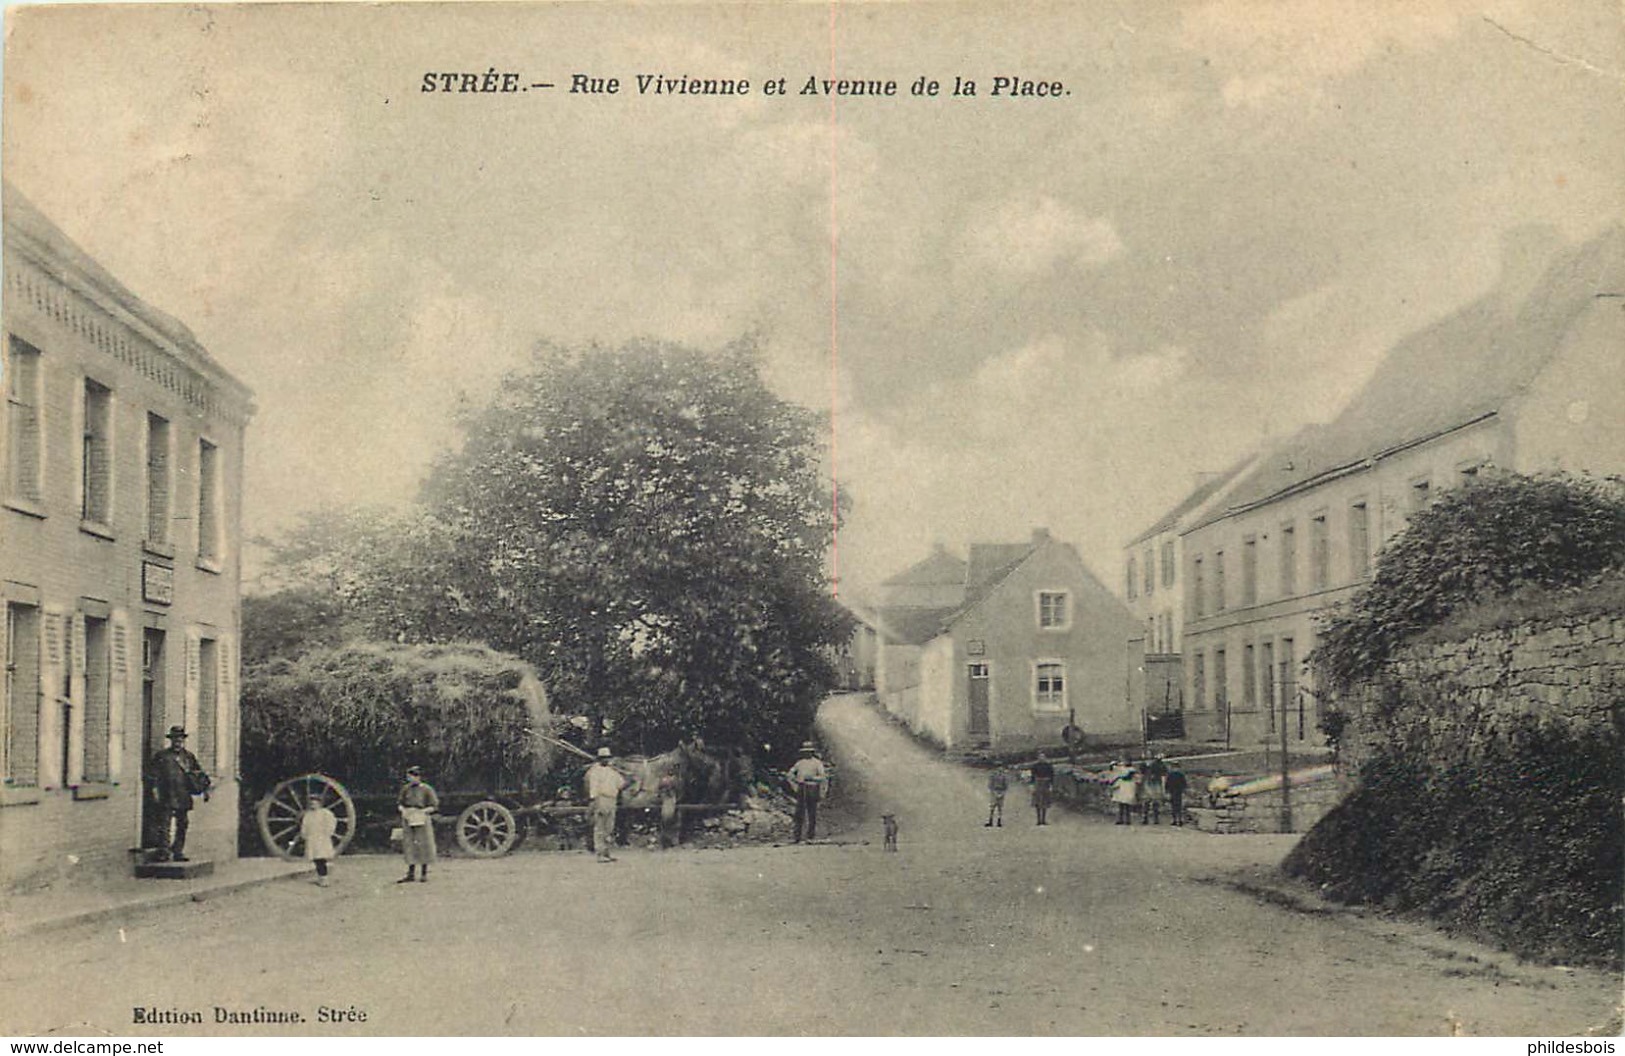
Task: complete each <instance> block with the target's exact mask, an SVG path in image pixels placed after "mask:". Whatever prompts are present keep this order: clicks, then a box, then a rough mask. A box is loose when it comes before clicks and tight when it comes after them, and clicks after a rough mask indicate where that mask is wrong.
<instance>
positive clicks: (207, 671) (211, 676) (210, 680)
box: [196, 638, 220, 770]
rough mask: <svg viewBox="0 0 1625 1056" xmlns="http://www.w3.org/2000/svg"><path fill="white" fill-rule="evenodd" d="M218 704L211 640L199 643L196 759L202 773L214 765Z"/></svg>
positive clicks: (217, 672) (217, 664)
mask: <svg viewBox="0 0 1625 1056" xmlns="http://www.w3.org/2000/svg"><path fill="white" fill-rule="evenodd" d="M219 702H220V654H219V652H218V648H217V646H216V644H215V640H214V639H213V638H204V639H203V640H202V641H200V642H198V680H197V746H196V747H197V757H198V759H199V760H200V761H202V763H203V768H204V769H205V770H207V769H210V768H211V767H213V766H214V764H215V734H216V728H217V727H218V725H219V723H218V722H217V721H216V717H217V711H216V709H217V708H218V707H219Z"/></svg>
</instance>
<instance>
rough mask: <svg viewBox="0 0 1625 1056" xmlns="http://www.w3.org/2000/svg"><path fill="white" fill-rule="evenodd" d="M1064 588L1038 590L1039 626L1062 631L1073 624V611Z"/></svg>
mask: <svg viewBox="0 0 1625 1056" xmlns="http://www.w3.org/2000/svg"><path fill="white" fill-rule="evenodd" d="M1067 601H1068V596H1067V592H1066V591H1064V590H1041V591H1039V592H1038V626H1040V627H1042V628H1044V629H1045V630H1051V631H1061V630H1065V629H1066V628H1068V627H1070V626H1071V625H1072V612H1071V609H1070V608H1069V607H1068V604H1067Z"/></svg>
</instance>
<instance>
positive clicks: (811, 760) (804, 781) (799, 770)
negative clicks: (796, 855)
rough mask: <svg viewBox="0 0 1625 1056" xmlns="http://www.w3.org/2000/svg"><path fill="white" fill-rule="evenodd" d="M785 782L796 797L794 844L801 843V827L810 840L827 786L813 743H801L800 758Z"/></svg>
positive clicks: (816, 828) (827, 773) (821, 762)
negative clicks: (820, 801) (819, 803)
mask: <svg viewBox="0 0 1625 1056" xmlns="http://www.w3.org/2000/svg"><path fill="white" fill-rule="evenodd" d="M785 780H787V781H789V783H790V792H791V794H792V795H794V796H795V797H796V842H797V843H800V842H801V835H802V829H803V827H805V829H806V835H807V839H809V840H810V839H812V838H813V836H814V835H815V834H816V832H817V830H818V801H819V800H821V799H823V798H824V789H825V788H826V787H828V785H829V771H827V770H825V769H824V761H823V760H822V759H819V758H818V749H817V748H816V747H815V746H814V745H813V742H811V741H804V742H802V745H801V758H800V759H797V760H796V765H794V766H792V767H791V768H790V773H789V774H788V775H786V778H785Z"/></svg>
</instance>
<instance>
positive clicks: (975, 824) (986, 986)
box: [0, 697, 1620, 1035]
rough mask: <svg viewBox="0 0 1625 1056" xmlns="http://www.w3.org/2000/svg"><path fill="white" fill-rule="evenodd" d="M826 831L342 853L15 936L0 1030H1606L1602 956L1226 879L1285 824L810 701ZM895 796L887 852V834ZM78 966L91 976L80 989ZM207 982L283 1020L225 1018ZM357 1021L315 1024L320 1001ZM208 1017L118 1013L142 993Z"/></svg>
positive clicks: (859, 706) (243, 1006)
mask: <svg viewBox="0 0 1625 1056" xmlns="http://www.w3.org/2000/svg"><path fill="white" fill-rule="evenodd" d="M820 728H821V732H822V735H823V737H824V739H825V740H826V742H827V743H828V744H829V745H831V746H832V748H833V749H834V753H833V754H834V759H835V761H836V762H837V763H838V765H839V768H840V770H839V774H840V781H839V787H838V790H837V794H836V796H835V798H834V800H833V801H832V802H831V804H830V810H829V811H828V816H827V821H828V823H829V826H828V827H829V831H828V835H827V839H828V842H822V843H819V844H814V845H810V846H809V845H803V846H786V847H752V848H745V849H736V850H727V851H700V850H686V849H684V850H677V851H672V852H667V853H659V852H654V851H643V850H628V851H625V852H623V853H622V854H621V856H620V860H619V861H618V862H615V863H613V864H607V865H599V864H596V863H595V862H594V861H593V860H592V858H591V857H590V856H589V855H587V854H584V853H528V852H524V851H521V852H520V853H517V854H515V855H512V856H510V857H508V858H506V859H501V860H497V861H467V860H455V859H450V860H445V861H443V862H442V864H441V865H440V866H439V867H438V868H437V869H436V871H435V874H434V878H433V880H432V881H431V882H430V883H429V884H412V885H397V884H395V883H394V882H393V881H394V880H395V878H396V877H397V875H399V871H398V863H397V862H396V861H395V860H393V859H385V858H367V857H357V858H346V859H343V860H342V861H341V862H340V863H339V866H338V868H337V869H336V879H335V882H334V884H333V886H331V887H328V888H325V889H320V888H316V887H314V886H311V885H309V884H306V883H303V882H296V883H282V884H274V885H269V886H266V887H262V888H258V889H254V890H251V891H247V892H243V893H240V894H237V895H232V896H230V897H227V898H222V899H220V900H218V901H210V902H204V903H199V904H193V905H188V906H184V907H178V908H173V909H168V910H163V911H158V912H154V913H150V914H147V915H145V916H142V917H139V918H136V919H133V920H131V921H127V922H125V924H124V928H123V930H122V931H121V930H120V929H119V927H118V925H117V923H116V922H115V923H112V924H106V925H95V926H85V927H81V928H77V929H73V930H69V931H65V932H58V933H54V934H49V935H40V936H34V937H30V938H25V939H23V940H19V941H17V942H15V943H12V944H8V948H7V949H6V950H5V953H4V961H3V965H0V1033H16V1032H30V1033H32V1032H45V1031H57V1032H64V1033H79V1034H85V1033H90V1034H94V1033H102V1032H106V1033H112V1034H132V1033H154V1034H177V1033H181V1034H188V1033H245V1034H272V1035H274V1034H297V1033H359V1034H408V1035H416V1034H446V1033H450V1034H544V1035H557V1034H576V1033H586V1034H651V1033H652V1034H724V1035H743V1034H770V1035H782V1034H880V1035H888V1034H909V1035H936V1034H950V1035H958V1034H1016V1035H1022V1034H1107V1035H1111V1034H1158V1035H1165V1034H1173V1035H1212V1034H1230V1035H1235V1034H1243V1035H1275V1034H1357V1035H1362V1034H1363V1035H1371V1034H1400V1035H1441V1034H1450V1033H1455V1032H1460V1033H1469V1034H1513V1035H1531V1034H1559V1035H1562V1034H1575V1033H1582V1032H1586V1031H1588V1030H1592V1031H1595V1030H1608V1029H1610V1024H1614V1027H1613V1029H1617V1019H1616V1018H1615V1017H1617V1009H1616V1004H1617V1001H1618V998H1619V992H1620V991H1619V980H1618V979H1617V978H1614V977H1610V976H1608V975H1605V974H1603V973H1595V972H1586V971H1563V970H1558V969H1554V968H1550V967H1523V966H1518V965H1516V964H1514V963H1512V962H1511V961H1510V960H1509V959H1507V958H1504V957H1501V956H1498V955H1496V954H1494V953H1492V952H1490V951H1488V950H1485V949H1483V948H1480V947H1474V946H1469V945H1466V944H1461V943H1453V942H1450V941H1448V940H1445V939H1443V938H1442V937H1439V936H1437V935H1434V934H1433V933H1431V932H1429V931H1426V930H1424V929H1419V928H1414V927H1409V926H1405V925H1398V924H1393V923H1388V922H1384V921H1382V920H1379V919H1360V918H1355V917H1353V916H1349V915H1344V914H1338V915H1311V914H1304V913H1298V912H1292V911H1289V910H1285V909H1282V908H1280V907H1278V906H1275V905H1272V904H1269V903H1267V902H1263V901H1260V900H1258V899H1255V898H1252V897H1249V896H1248V895H1245V894H1242V893H1240V892H1238V891H1237V890H1235V889H1234V888H1232V887H1231V886H1229V885H1228V883H1227V882H1226V881H1227V879H1229V878H1231V877H1233V876H1235V875H1237V874H1238V873H1244V872H1246V871H1248V870H1254V871H1261V870H1266V869H1268V867H1270V866H1273V864H1274V862H1276V861H1277V860H1279V858H1280V856H1281V855H1282V854H1283V853H1284V852H1285V850H1286V848H1287V846H1288V845H1289V843H1290V840H1291V837H1244V836H1231V837H1216V836H1206V835H1202V834H1199V833H1194V832H1190V831H1183V830H1175V829H1171V828H1168V827H1166V826H1164V827H1160V828H1159V827H1149V828H1141V827H1135V828H1133V829H1124V828H1119V827H1116V826H1113V825H1111V824H1110V823H1109V822H1107V821H1105V820H1103V819H1094V818H1085V817H1081V816H1077V815H1070V814H1067V813H1066V812H1064V811H1060V810H1057V811H1055V812H1054V813H1052V815H1051V818H1052V821H1053V824H1052V825H1050V826H1047V827H1045V828H1037V827H1035V826H1034V825H1033V824H1032V815H1031V813H1030V812H1029V811H1028V810H1026V802H1027V800H1026V796H1025V793H1024V792H1023V791H1021V790H1019V789H1017V790H1014V791H1013V792H1012V794H1011V799H1010V812H1009V816H1008V818H1007V820H1006V824H1005V827H1004V828H1000V829H987V828H984V827H983V826H982V821H983V820H984V818H985V807H984V802H983V793H982V790H981V788H982V786H981V781H980V779H979V777H978V775H976V774H974V773H972V772H969V771H965V770H962V769H960V768H957V767H954V766H951V765H949V764H946V763H944V762H942V761H941V760H940V759H938V758H936V757H935V756H934V755H932V754H931V753H929V752H927V751H925V750H924V749H922V748H920V747H918V746H917V745H915V744H913V743H912V742H911V741H909V740H908V739H907V738H905V737H903V736H902V735H901V734H900V733H899V732H898V731H897V730H896V729H895V728H894V727H892V726H890V725H888V724H887V723H885V722H884V721H883V720H882V719H881V718H880V716H879V715H878V714H876V713H875V712H874V711H873V710H872V709H871V708H869V707H868V706H867V705H866V704H864V703H863V702H862V701H861V699H860V698H855V697H838V698H834V699H833V700H831V701H830V702H829V703H827V704H826V705H825V708H824V710H823V712H822V713H821V716H820ZM882 809H888V810H893V811H895V813H896V814H897V815H898V817H899V819H900V822H901V825H902V838H901V851H900V853H897V854H887V853H884V852H883V851H882V850H881V849H880V846H879V842H880V840H879V823H878V817H879V814H880V812H881V810H882ZM91 979H94V980H96V981H97V985H95V986H94V987H87V986H86V985H85V984H86V981H87V980H91ZM215 1006H220V1007H222V1008H225V1009H227V1010H229V1011H236V1012H239V1013H252V1012H254V1010H255V1009H263V1010H267V1011H283V1010H286V1011H288V1012H290V1013H293V1014H297V1015H299V1016H301V1017H302V1018H303V1021H302V1022H296V1023H252V1022H250V1023H228V1024H218V1023H216V1022H215V1019H216V1016H217V1014H216V1013H215V1011H214V1008H215ZM324 1007H325V1008H329V1009H336V1010H339V1011H341V1012H345V1013H349V1012H351V1011H352V1010H353V1012H354V1013H356V1014H364V1015H365V1016H366V1020H365V1021H364V1022H337V1023H334V1022H321V1021H320V1020H319V1018H318V1017H319V1016H320V1015H321V1013H320V1012H319V1009H321V1008H324ZM138 1008H152V1009H156V1010H159V1011H161V1012H162V1011H178V1012H191V1011H196V1012H198V1013H199V1014H200V1015H201V1016H202V1018H203V1019H204V1022H203V1023H202V1024H194V1025H179V1026H177V1025H165V1024H156V1025H150V1026H149V1025H142V1024H139V1023H133V1022H132V1019H133V1018H134V1016H135V1012H134V1010H135V1009H138Z"/></svg>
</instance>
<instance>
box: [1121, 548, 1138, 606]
mask: <svg viewBox="0 0 1625 1056" xmlns="http://www.w3.org/2000/svg"><path fill="white" fill-rule="evenodd" d="M1124 582H1125V583H1126V585H1127V590H1128V596H1129V597H1131V598H1133V597H1138V595H1137V594H1135V590H1136V589H1138V587H1139V583H1140V579H1139V575H1138V566H1137V565H1136V564H1135V561H1134V558H1133V557H1132V556H1131V557H1130V558H1129V559H1128V574H1127V575H1126V576H1124Z"/></svg>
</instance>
